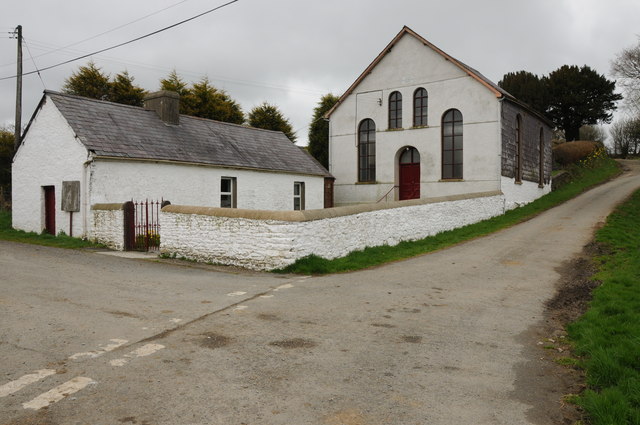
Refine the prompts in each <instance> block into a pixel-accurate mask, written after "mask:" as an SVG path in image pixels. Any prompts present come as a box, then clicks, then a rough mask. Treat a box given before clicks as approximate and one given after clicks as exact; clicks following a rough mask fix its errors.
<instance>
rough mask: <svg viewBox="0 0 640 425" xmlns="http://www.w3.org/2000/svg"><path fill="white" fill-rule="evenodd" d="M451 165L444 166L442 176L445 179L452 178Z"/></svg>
mask: <svg viewBox="0 0 640 425" xmlns="http://www.w3.org/2000/svg"><path fill="white" fill-rule="evenodd" d="M451 175H452V174H451V166H444V167H442V178H443V179H450V178H452V177H451Z"/></svg>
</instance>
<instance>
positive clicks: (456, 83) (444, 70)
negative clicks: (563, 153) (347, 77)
mask: <svg viewBox="0 0 640 425" xmlns="http://www.w3.org/2000/svg"><path fill="white" fill-rule="evenodd" d="M419 87H423V88H425V89H426V90H427V92H428V96H429V101H428V102H429V103H428V105H429V107H428V117H427V118H428V126H427V127H426V128H412V126H413V93H414V91H415V90H416V89H417V88H419ZM393 91H399V92H400V93H401V94H402V110H403V120H402V126H403V129H400V130H388V124H389V123H388V107H389V105H388V100H389V95H390V94H391V93H392V92H393ZM379 99H381V100H382V105H380V104H379ZM451 108H455V109H458V110H460V112H461V113H462V116H463V122H464V142H463V146H464V150H463V155H464V158H463V164H464V165H463V167H464V171H463V177H464V181H462V182H442V181H440V178H441V167H442V165H441V143H442V141H441V120H442V116H443V114H444V113H445V112H446V111H447V110H449V109H451ZM499 117H500V103H499V101H498V100H497V99H496V96H495V94H494V93H493V92H492V91H491V90H489V89H488V88H486V87H485V86H483V85H482V84H481V83H479V82H478V81H477V80H475V79H474V78H472V77H470V76H469V75H467V74H466V73H465V72H464V71H462V70H461V69H460V68H458V67H457V66H455V65H453V64H451V63H450V62H449V61H446V60H445V59H444V58H443V57H442V56H441V55H439V54H437V53H436V52H434V51H433V50H431V49H430V48H428V47H426V46H424V45H423V44H422V43H421V42H419V41H418V40H417V39H415V38H414V37H412V36H410V35H405V36H404V37H403V38H402V39H400V40H399V41H398V43H397V45H396V46H394V47H393V49H392V50H391V52H389V53H388V54H387V55H386V56H385V57H384V58H383V59H382V60H381V62H380V63H378V65H377V66H376V67H375V68H374V69H373V71H372V72H371V74H369V75H368V76H367V77H366V78H365V79H364V80H363V81H362V82H361V83H360V84H359V86H358V87H357V88H356V89H355V92H354V93H353V94H351V95H350V96H348V97H347V98H346V99H345V100H344V102H343V103H342V104H341V105H340V106H339V107H338V108H337V109H336V110H335V111H334V112H333V114H332V115H331V126H330V159H329V161H330V165H329V169H330V171H331V173H332V174H333V175H334V177H336V181H335V202H336V204H337V205H344V204H353V203H366V202H375V201H377V200H378V199H380V198H381V197H382V196H384V195H385V194H386V193H387V192H388V191H389V189H391V188H392V187H393V186H394V185H397V184H398V165H397V164H398V162H397V156H396V154H397V153H398V151H399V150H400V149H402V148H403V147H406V146H413V147H415V148H416V149H418V151H419V153H420V160H421V169H420V172H421V187H420V195H421V197H422V198H425V197H426V198H428V197H438V196H450V195H457V194H464V193H477V192H485V191H492V190H499V189H500V178H499V177H500V122H499ZM366 118H371V119H373V120H374V121H375V123H376V129H377V132H376V184H356V182H357V180H358V176H357V171H358V169H357V126H358V125H359V123H360V122H361V121H362V120H363V119H366ZM391 199H393V198H391ZM396 199H397V198H396Z"/></svg>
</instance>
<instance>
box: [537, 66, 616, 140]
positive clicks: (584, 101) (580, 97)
mask: <svg viewBox="0 0 640 425" xmlns="http://www.w3.org/2000/svg"><path fill="white" fill-rule="evenodd" d="M545 81H546V86H547V93H548V95H549V106H548V108H547V116H548V117H549V118H550V119H551V121H553V123H554V124H555V126H556V127H558V128H560V129H562V130H564V134H565V139H566V140H567V141H568V142H570V141H573V140H577V139H578V138H579V131H580V127H582V126H583V125H592V124H597V123H598V122H601V123H608V122H611V118H612V111H614V110H615V109H616V101H618V100H620V99H622V96H621V95H620V94H618V93H614V90H615V87H616V83H615V81H609V80H607V79H606V78H605V77H604V75H600V74H598V73H597V72H596V71H594V70H593V69H591V68H590V67H588V66H586V65H585V66H583V67H582V68H578V67H577V66H575V65H574V66H568V65H563V66H562V67H560V68H558V69H557V70H555V71H553V72H552V73H551V74H549V76H548V77H547V78H546V80H545Z"/></svg>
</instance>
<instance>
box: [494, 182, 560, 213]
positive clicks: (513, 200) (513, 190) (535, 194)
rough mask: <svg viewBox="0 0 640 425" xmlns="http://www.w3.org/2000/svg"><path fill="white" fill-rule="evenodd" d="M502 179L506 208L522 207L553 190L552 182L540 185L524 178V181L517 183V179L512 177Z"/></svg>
mask: <svg viewBox="0 0 640 425" xmlns="http://www.w3.org/2000/svg"><path fill="white" fill-rule="evenodd" d="M501 180H502V181H501V186H502V193H504V198H505V210H511V209H514V208H517V207H521V206H523V205H526V204H528V203H529V202H533V201H535V200H536V199H538V198H539V197H541V196H543V195H546V194H547V193H549V192H551V183H548V184H545V185H544V187H539V186H538V183H534V182H530V181H526V180H523V181H522V183H515V179H513V178H510V177H501Z"/></svg>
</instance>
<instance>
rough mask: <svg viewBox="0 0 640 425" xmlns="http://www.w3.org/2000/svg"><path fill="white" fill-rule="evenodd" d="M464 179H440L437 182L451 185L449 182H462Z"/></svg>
mask: <svg viewBox="0 0 640 425" xmlns="http://www.w3.org/2000/svg"><path fill="white" fill-rule="evenodd" d="M463 181H464V179H440V180H438V182H441V183H451V182H463Z"/></svg>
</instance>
